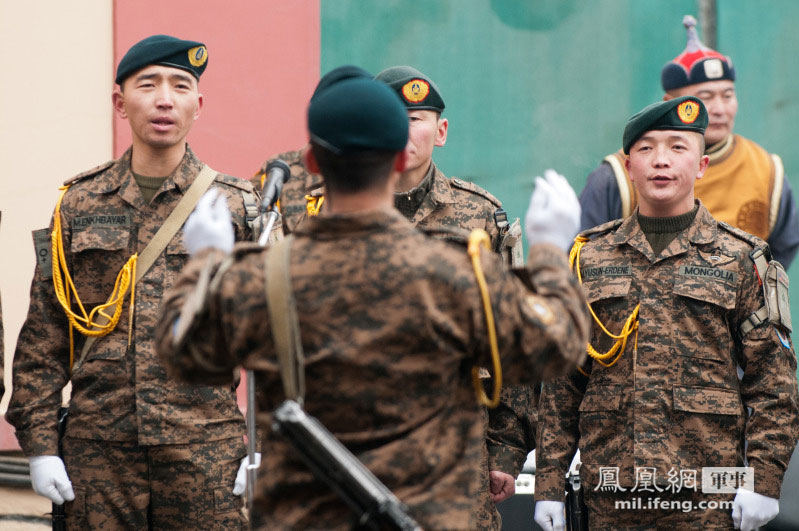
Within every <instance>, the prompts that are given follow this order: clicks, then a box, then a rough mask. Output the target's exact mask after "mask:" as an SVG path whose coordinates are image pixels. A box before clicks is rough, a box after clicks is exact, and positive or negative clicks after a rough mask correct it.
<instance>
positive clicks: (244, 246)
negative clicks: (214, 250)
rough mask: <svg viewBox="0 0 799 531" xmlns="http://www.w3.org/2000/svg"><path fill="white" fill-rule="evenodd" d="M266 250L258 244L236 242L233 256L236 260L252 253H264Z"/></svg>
mask: <svg viewBox="0 0 799 531" xmlns="http://www.w3.org/2000/svg"><path fill="white" fill-rule="evenodd" d="M263 250H264V248H263V246H261V245H258V243H257V242H236V245H235V246H234V247H233V256H235V257H236V258H238V257H240V256H244V255H246V254H250V253H257V252H261V251H263Z"/></svg>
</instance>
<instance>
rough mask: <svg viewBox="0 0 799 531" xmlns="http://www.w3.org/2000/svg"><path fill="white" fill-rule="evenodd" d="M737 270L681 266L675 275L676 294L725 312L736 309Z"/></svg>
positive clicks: (704, 266) (705, 266) (703, 266)
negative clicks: (722, 309) (717, 307)
mask: <svg viewBox="0 0 799 531" xmlns="http://www.w3.org/2000/svg"><path fill="white" fill-rule="evenodd" d="M737 291H738V271H737V269H727V268H722V267H708V266H707V265H690V264H680V265H679V266H677V271H676V274H675V275H674V293H675V294H676V295H681V296H683V297H688V298H690V299H693V300H696V301H700V302H707V303H710V304H713V305H716V306H719V307H721V308H724V309H725V310H731V309H733V308H735V298H736V294H737Z"/></svg>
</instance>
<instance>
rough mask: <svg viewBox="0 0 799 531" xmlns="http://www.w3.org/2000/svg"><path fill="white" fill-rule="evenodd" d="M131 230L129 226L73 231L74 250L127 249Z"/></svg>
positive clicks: (75, 251)
mask: <svg viewBox="0 0 799 531" xmlns="http://www.w3.org/2000/svg"><path fill="white" fill-rule="evenodd" d="M129 241H130V231H129V230H128V229H127V228H117V227H92V228H88V229H82V230H76V231H73V232H72V246H71V249H72V252H73V253H81V252H84V251H120V250H123V249H125V250H127V248H128V242H129Z"/></svg>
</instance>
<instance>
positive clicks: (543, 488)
mask: <svg viewBox="0 0 799 531" xmlns="http://www.w3.org/2000/svg"><path fill="white" fill-rule="evenodd" d="M706 125H707V113H706V110H705V108H704V105H702V103H701V100H699V99H698V98H695V97H693V96H686V97H681V98H676V99H672V100H669V101H665V102H660V103H657V104H653V105H651V106H649V107H647V108H645V109H644V110H642V111H641V112H640V113H638V114H636V115H635V116H633V117H632V118H631V119H630V121H629V122H628V124H627V127H626V128H625V132H624V141H623V145H624V152H625V154H627V159H626V167H627V170H628V171H629V172H630V175H631V177H632V178H633V183H634V184H635V187H636V190H637V192H638V195H639V198H640V202H639V207H638V208H637V209H636V210H635V212H634V213H633V214H632V215H631V216H629V217H627V218H625V219H622V220H616V221H613V222H610V223H606V224H604V225H600V226H599V227H596V228H594V229H591V230H588V231H586V232H583V233H582V234H581V235H580V236H578V238H577V240H576V243H575V248H574V249H573V250H572V256H573V257H575V256H576V261H575V264H574V268H575V269H576V270H577V271H578V273H579V274H580V276H581V280H582V283H583V289H584V291H585V294H586V297H587V299H588V302H589V303H590V304H591V307H592V308H593V311H594V312H595V313H596V323H597V324H596V326H594V327H593V329H592V333H591V340H590V345H592V346H593V348H595V351H593V352H589V354H591V357H592V358H593V361H592V362H591V363H589V364H587V365H584V366H583V367H582V368H581V369H580V370H579V371H576V372H574V373H572V374H570V375H568V376H564V377H562V378H559V379H557V380H555V381H552V382H547V383H545V384H544V389H543V394H542V396H541V404H540V408H539V434H538V454H537V456H536V464H537V467H536V493H535V496H536V500H539V501H538V504H537V506H536V521H537V522H538V523H539V524H540V525H541V526H542V527H544V529H553V528H555V529H562V527H560V526H561V525H562V514H563V504H562V503H560V502H561V501H562V500H563V497H564V475H565V473H566V470H567V467H568V465H569V462H570V460H571V458H572V455H573V454H574V452H575V449H576V448H577V447H579V448H580V453H581V458H582V468H581V473H582V476H583V487H584V491H585V501H586V504H587V506H588V513H589V525H590V528H591V529H703V530H707V529H732V528H733V525H734V526H735V527H736V528H740V529H745V530H749V529H754V528H756V527H758V526H760V525H764V524H765V523H766V522H768V521H769V520H770V519H771V518H773V517H774V516H776V514H777V511H778V502H777V498H778V497H779V494H780V486H781V483H782V477H783V474H784V472H785V469H786V467H787V465H788V460H789V459H790V456H791V452H792V450H793V448H794V445H795V439H796V436H797V425H798V421H797V415H798V414H799V413H798V408H799V397H797V387H796V386H797V383H796V357H795V354H794V351H793V347H792V345H791V341H790V330H791V321H790V307H789V304H788V293H787V288H788V285H787V282H788V281H787V276H786V275H785V272H784V270H782V266H780V265H779V264H778V263H777V262H769V261H768V246H767V245H766V244H765V242H763V241H762V240H761V239H759V238H757V237H755V236H752V235H750V234H748V233H745V232H743V231H741V230H739V229H736V228H733V227H732V226H730V225H728V224H726V223H723V222H718V221H716V220H715V219H714V218H713V217H712V216H711V215H710V213H709V212H708V211H707V209H706V208H705V206H704V205H703V204H702V203H701V202H700V201H698V200H695V199H694V194H693V183H694V181H695V180H696V179H698V178H701V177H702V175H703V173H704V171H705V169H706V167H707V165H708V157H707V156H703V155H702V153H703V148H704V141H703V138H702V137H701V135H702V133H704V129H705V127H706ZM577 253H579V254H577ZM763 286H766V287H765V288H764V287H763ZM599 323H601V324H602V325H603V326H604V327H606V328H607V331H609V332H610V333H613V334H618V335H619V336H623V338H622V337H619V336H616V337H617V338H618V339H616V340H615V341H614V340H613V339H612V338H610V337H608V335H607V332H605V331H603V330H602V329H601V328H600V327H599ZM614 345H615V346H616V347H618V350H617V351H615V352H614V351H613V350H612V349H611V347H613V346H614ZM744 441H746V444H744ZM744 463H748V465H747V466H749V467H752V468H753V469H754V482H753V484H752V483H746V484H744V485H743V487H742V488H740V489H739V490H738V491H737V493H736V491H735V484H734V483H732V482H730V483H729V484H727V485H726V486H727V487H732V489H731V492H729V493H719V494H712V495H711V494H705V493H703V489H704V488H705V487H706V486H710V482H705V481H703V479H702V468H703V467H742V466H744ZM603 467H604V470H603ZM706 471H707V470H706ZM691 476H694V480H693V481H692V480H691ZM700 484H701V485H700ZM733 497H734V500H733ZM635 498H641V501H640V504H639V507H640V508H637V509H636V508H635V506H632V509H631V506H630V505H628V506H627V507H626V508H625V507H624V505H616V502H617V501H626V502H627V503H628V504H629V503H630V502H633V503H634V500H635ZM655 499H657V500H658V501H659V502H664V503H665V502H669V503H674V505H671V506H670V508H666V507H664V506H662V505H658V506H652V508H649V507H650V506H651V504H652V502H653V501H654V500H655ZM711 501H712V502H720V501H722V502H726V504H724V505H722V506H718V507H716V508H714V507H712V506H707V507H700V506H697V504H698V503H700V502H711ZM730 509H732V511H730ZM731 513H732V514H731Z"/></svg>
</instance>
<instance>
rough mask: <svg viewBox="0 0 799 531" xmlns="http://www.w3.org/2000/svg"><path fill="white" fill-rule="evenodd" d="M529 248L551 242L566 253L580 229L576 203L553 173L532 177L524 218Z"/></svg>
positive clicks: (564, 185) (567, 189) (577, 204)
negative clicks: (528, 202)
mask: <svg viewBox="0 0 799 531" xmlns="http://www.w3.org/2000/svg"><path fill="white" fill-rule="evenodd" d="M524 230H525V234H526V236H527V241H528V242H529V243H530V245H535V244H536V243H552V244H554V245H557V246H558V247H560V248H561V249H563V250H564V251H566V252H569V249H571V246H572V242H573V240H574V237H575V236H576V235H577V232H578V231H579V230H580V202H579V201H578V200H577V194H575V193H574V190H573V189H572V187H571V185H569V182H568V181H567V180H566V178H565V177H564V176H563V175H560V174H559V173H558V172H556V171H555V170H547V171H545V172H544V178H543V179H542V178H541V177H536V178H535V190H533V195H531V196H530V207H529V208H528V209H527V215H526V216H525V217H524Z"/></svg>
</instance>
